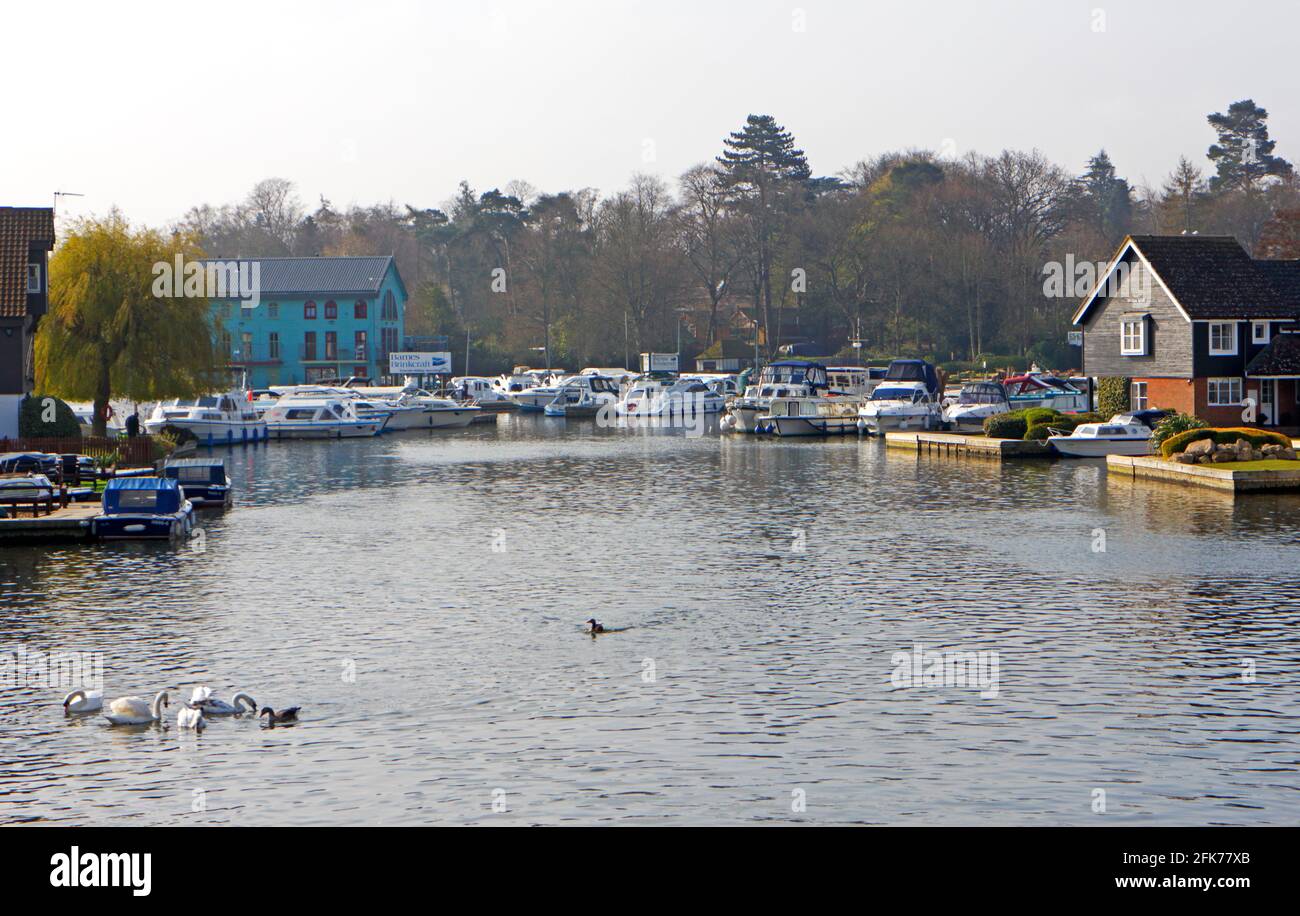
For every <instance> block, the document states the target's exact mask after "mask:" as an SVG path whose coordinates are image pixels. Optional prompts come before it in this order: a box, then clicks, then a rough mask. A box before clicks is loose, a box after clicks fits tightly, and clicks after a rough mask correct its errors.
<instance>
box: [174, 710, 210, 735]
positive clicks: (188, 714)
mask: <svg viewBox="0 0 1300 916" xmlns="http://www.w3.org/2000/svg"><path fill="white" fill-rule="evenodd" d="M207 724H208V720H207V719H205V718H203V710H202V709H200V708H199V707H197V706H188V705H187V706H183V707H181V709H180V711H179V712H177V713H176V726H177V728H192V729H194V730H195V731H200V732H201V731H203V729H204V727H205V726H206V725H207Z"/></svg>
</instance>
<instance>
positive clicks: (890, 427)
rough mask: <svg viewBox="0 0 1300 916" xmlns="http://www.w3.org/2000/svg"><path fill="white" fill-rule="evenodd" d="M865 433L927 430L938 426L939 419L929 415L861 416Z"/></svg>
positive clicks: (878, 433)
mask: <svg viewBox="0 0 1300 916" xmlns="http://www.w3.org/2000/svg"><path fill="white" fill-rule="evenodd" d="M861 420H862V425H863V428H864V429H865V431H866V432H867V433H869V434H871V435H873V436H874V435H880V434H881V433H888V432H895V431H897V432H903V431H906V430H909V429H919V430H929V429H934V428H935V427H936V426H938V425H939V422H940V420H939V418H936V417H935V416H933V415H931V414H924V415H921V414H910V415H904V414H875V415H861Z"/></svg>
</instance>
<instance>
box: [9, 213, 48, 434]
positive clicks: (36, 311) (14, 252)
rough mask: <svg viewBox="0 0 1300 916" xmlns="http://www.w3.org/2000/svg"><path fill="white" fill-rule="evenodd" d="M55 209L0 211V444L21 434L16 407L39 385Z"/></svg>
mask: <svg viewBox="0 0 1300 916" xmlns="http://www.w3.org/2000/svg"><path fill="white" fill-rule="evenodd" d="M52 250H54V210H53V209H52V208H50V207H0V439H3V438H6V437H16V436H17V435H18V405H19V404H21V403H22V399H23V397H25V396H26V395H28V394H31V392H32V389H33V387H34V386H35V384H36V362H35V355H34V350H33V346H32V341H33V339H34V337H35V335H36V325H37V324H38V323H39V322H40V320H41V316H42V315H44V314H45V312H46V309H47V308H48V307H49V298H48V296H49V293H48V290H49V283H48V277H49V273H48V268H49V253H50V252H51V251H52Z"/></svg>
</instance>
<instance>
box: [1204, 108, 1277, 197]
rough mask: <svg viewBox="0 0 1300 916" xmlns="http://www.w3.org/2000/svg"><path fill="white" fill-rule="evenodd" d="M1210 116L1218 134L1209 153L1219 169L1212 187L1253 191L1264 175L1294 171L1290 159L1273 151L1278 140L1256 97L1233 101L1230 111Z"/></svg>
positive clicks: (1209, 118)
mask: <svg viewBox="0 0 1300 916" xmlns="http://www.w3.org/2000/svg"><path fill="white" fill-rule="evenodd" d="M1207 120H1208V121H1209V122H1210V126H1211V127H1213V128H1214V130H1215V132H1216V133H1217V134H1218V135H1219V142H1218V143H1215V144H1213V145H1212V146H1211V147H1210V149H1209V151H1208V152H1207V153H1206V155H1207V156H1208V157H1209V159H1210V161H1211V162H1213V163H1214V167H1215V168H1216V169H1217V174H1216V175H1215V176H1214V177H1213V178H1211V179H1210V189H1211V190H1213V191H1254V190H1256V189H1257V188H1258V187H1259V185H1260V183H1261V182H1262V181H1263V180H1264V179H1265V178H1268V177H1270V176H1272V177H1276V178H1285V177H1287V176H1289V175H1290V174H1291V173H1292V171H1293V169H1292V167H1291V163H1289V162H1287V161H1286V160H1285V159H1282V158H1281V157H1278V156H1274V155H1273V147H1274V146H1276V145H1277V141H1275V140H1270V139H1269V137H1268V112H1267V111H1265V110H1264V109H1263V108H1261V107H1260V106H1258V105H1256V104H1255V102H1254V100H1253V99H1242V100H1241V101H1239V102H1233V103H1232V104H1231V105H1229V106H1228V113H1227V114H1223V113H1222V112H1215V113H1214V114H1212V115H1209V117H1208V118H1207Z"/></svg>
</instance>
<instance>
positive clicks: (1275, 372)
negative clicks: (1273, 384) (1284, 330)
mask: <svg viewBox="0 0 1300 916" xmlns="http://www.w3.org/2000/svg"><path fill="white" fill-rule="evenodd" d="M1246 375H1248V376H1250V377H1252V378H1297V377H1300V334H1275V335H1273V339H1272V340H1271V341H1269V344H1268V346H1267V347H1265V348H1264V349H1262V350H1260V351H1259V353H1257V354H1256V355H1255V358H1254V359H1252V360H1251V361H1250V364H1249V365H1247V366H1246Z"/></svg>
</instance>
